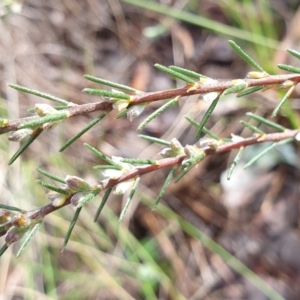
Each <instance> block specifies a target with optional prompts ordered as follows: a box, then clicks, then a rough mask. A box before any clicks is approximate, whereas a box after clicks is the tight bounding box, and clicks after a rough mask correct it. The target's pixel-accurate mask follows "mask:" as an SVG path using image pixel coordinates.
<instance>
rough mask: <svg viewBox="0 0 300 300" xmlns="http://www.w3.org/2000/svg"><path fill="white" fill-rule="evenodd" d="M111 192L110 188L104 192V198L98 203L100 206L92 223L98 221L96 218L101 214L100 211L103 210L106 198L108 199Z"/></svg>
mask: <svg viewBox="0 0 300 300" xmlns="http://www.w3.org/2000/svg"><path fill="white" fill-rule="evenodd" d="M111 191H112V188H108V189H107V191H106V192H105V194H104V196H103V198H102V201H101V203H100V205H99V207H98V209H97V212H96V214H95V217H94V222H96V221H97V220H98V218H99V216H100V213H101V211H102V209H103V207H104V205H105V203H106V201H107V200H108V197H109V195H110V193H111Z"/></svg>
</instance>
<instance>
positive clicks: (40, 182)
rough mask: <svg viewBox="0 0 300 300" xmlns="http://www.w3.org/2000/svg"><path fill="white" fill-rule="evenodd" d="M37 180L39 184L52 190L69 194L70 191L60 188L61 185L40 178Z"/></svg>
mask: <svg viewBox="0 0 300 300" xmlns="http://www.w3.org/2000/svg"><path fill="white" fill-rule="evenodd" d="M35 182H36V183H37V184H39V185H41V186H43V187H45V188H47V189H49V190H51V191H55V192H57V193H59V194H63V195H69V193H68V192H67V191H66V190H63V189H61V188H59V187H57V186H55V185H52V184H49V183H47V182H44V181H42V180H40V179H37V180H36V181H35Z"/></svg>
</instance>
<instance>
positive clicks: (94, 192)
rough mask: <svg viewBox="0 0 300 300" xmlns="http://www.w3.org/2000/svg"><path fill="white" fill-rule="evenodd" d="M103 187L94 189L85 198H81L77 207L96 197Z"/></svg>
mask: <svg viewBox="0 0 300 300" xmlns="http://www.w3.org/2000/svg"><path fill="white" fill-rule="evenodd" d="M100 191H101V189H100V188H98V189H95V190H94V191H92V192H91V193H90V194H88V195H86V196H85V197H84V198H83V199H81V200H80V201H79V203H78V205H77V207H82V206H84V205H85V204H86V203H88V202H89V201H91V200H92V199H94V198H95V197H96V196H97V195H98V194H99V193H100Z"/></svg>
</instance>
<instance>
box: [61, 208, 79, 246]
mask: <svg viewBox="0 0 300 300" xmlns="http://www.w3.org/2000/svg"><path fill="white" fill-rule="evenodd" d="M81 210H82V207H79V208H77V209H76V211H75V214H74V216H73V219H72V221H71V224H70V226H69V229H68V232H67V234H66V236H65V239H64V244H63V247H62V250H61V252H63V251H64V250H65V249H66V246H67V244H68V241H69V239H70V236H71V233H72V231H73V228H74V226H75V224H76V222H77V219H78V217H79V214H80V212H81Z"/></svg>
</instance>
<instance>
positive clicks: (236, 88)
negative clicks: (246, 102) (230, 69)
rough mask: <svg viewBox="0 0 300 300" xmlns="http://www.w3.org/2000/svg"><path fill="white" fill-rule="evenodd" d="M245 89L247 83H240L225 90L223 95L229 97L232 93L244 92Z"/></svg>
mask: <svg viewBox="0 0 300 300" xmlns="http://www.w3.org/2000/svg"><path fill="white" fill-rule="evenodd" d="M246 87H247V83H241V84H237V85H234V86H232V87H230V88H228V89H226V90H225V91H224V92H223V95H224V96H226V95H229V94H232V93H236V92H238V91H241V90H244V89H245V88H246Z"/></svg>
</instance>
